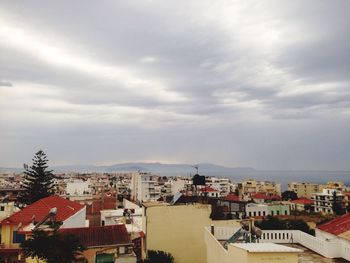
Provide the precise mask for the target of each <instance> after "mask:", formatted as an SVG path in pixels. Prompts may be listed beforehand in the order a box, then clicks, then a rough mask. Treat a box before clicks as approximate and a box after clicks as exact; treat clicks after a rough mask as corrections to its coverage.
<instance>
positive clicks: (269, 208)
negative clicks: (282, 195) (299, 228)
mask: <svg viewBox="0 0 350 263" xmlns="http://www.w3.org/2000/svg"><path fill="white" fill-rule="evenodd" d="M246 215H247V216H248V217H260V216H262V217H264V216H279V215H290V208H289V205H283V204H255V203H248V204H247V205H246Z"/></svg>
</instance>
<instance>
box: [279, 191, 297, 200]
mask: <svg viewBox="0 0 350 263" xmlns="http://www.w3.org/2000/svg"><path fill="white" fill-rule="evenodd" d="M296 199H298V195H297V194H296V193H295V192H294V191H289V190H287V191H284V192H283V193H282V200H285V201H289V200H296Z"/></svg>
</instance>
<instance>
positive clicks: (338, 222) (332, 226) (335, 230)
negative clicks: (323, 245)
mask: <svg viewBox="0 0 350 263" xmlns="http://www.w3.org/2000/svg"><path fill="white" fill-rule="evenodd" d="M317 228H318V229H320V230H322V231H325V232H328V233H330V234H333V235H340V234H342V233H344V232H347V231H349V230H350V213H348V214H345V215H342V216H338V217H336V218H335V219H333V220H331V221H329V222H327V223H325V224H323V225H320V226H319V227H317Z"/></svg>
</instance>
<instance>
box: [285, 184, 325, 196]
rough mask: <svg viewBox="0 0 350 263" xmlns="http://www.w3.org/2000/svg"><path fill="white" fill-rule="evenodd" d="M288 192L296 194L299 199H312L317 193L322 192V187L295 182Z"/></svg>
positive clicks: (289, 185) (289, 186) (290, 185)
mask: <svg viewBox="0 0 350 263" xmlns="http://www.w3.org/2000/svg"><path fill="white" fill-rule="evenodd" d="M288 190H289V191H293V192H295V193H296V194H297V195H298V197H299V198H301V197H304V198H308V199H311V197H312V196H313V195H314V194H315V193H318V192H319V191H320V186H319V185H318V184H313V183H299V182H293V183H289V184H288Z"/></svg>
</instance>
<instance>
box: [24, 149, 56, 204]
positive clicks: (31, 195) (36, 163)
mask: <svg viewBox="0 0 350 263" xmlns="http://www.w3.org/2000/svg"><path fill="white" fill-rule="evenodd" d="M47 162H48V160H47V157H46V154H45V153H44V152H43V151H42V150H39V151H38V152H37V153H36V154H35V156H34V158H33V164H32V165H31V166H30V167H29V166H28V165H24V169H25V171H24V174H25V175H24V180H23V182H22V187H23V188H24V189H25V191H23V192H22V193H21V194H20V196H19V201H20V203H22V204H27V205H29V204H32V203H34V202H36V201H38V200H40V199H42V198H44V197H48V196H50V195H52V194H54V182H53V180H54V178H55V177H54V175H53V173H52V170H48V165H47Z"/></svg>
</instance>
